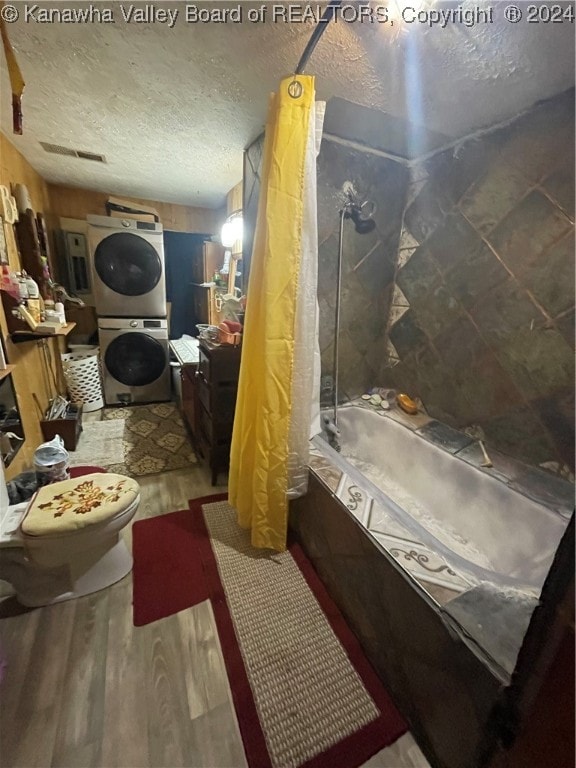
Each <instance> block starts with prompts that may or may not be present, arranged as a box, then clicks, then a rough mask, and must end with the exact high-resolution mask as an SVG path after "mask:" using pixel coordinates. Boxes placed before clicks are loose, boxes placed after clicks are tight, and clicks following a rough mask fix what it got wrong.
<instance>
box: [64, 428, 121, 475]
mask: <svg viewBox="0 0 576 768" xmlns="http://www.w3.org/2000/svg"><path fill="white" fill-rule="evenodd" d="M123 436H124V424H123V423H122V422H121V421H91V422H88V423H87V424H84V425H83V427H82V432H81V433H80V438H79V440H78V445H77V446H76V450H75V451H70V466H71V467H80V466H83V465H88V466H93V467H94V466H95V467H108V466H110V464H122V463H123V462H124V439H123Z"/></svg>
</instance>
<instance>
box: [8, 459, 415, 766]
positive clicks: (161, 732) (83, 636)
mask: <svg viewBox="0 0 576 768" xmlns="http://www.w3.org/2000/svg"><path fill="white" fill-rule="evenodd" d="M225 479H226V478H225V477H224V476H223V475H221V476H220V480H221V481H222V482H224V481H225ZM139 482H140V485H141V491H142V501H141V504H140V508H139V510H138V513H137V515H136V518H135V519H141V518H145V517H152V516H155V515H161V514H164V513H165V512H172V511H175V510H178V509H185V508H187V506H188V499H190V498H195V497H199V496H205V495H208V494H212V493H220V492H223V491H225V490H226V485H219V486H216V487H213V486H211V485H210V480H209V470H208V469H206V468H204V467H202V466H200V465H198V466H196V467H193V468H191V469H182V470H175V471H173V472H168V473H165V474H163V475H161V474H159V475H150V476H147V477H143V478H139ZM125 535H126V540H127V542H128V543H129V544H130V545H131V534H130V526H128V528H127V529H125ZM131 601H132V576H131V574H130V575H128V576H127V577H125V578H124V579H123V580H122V581H120V582H118V583H117V584H115V585H113V586H112V587H110V588H109V589H105V590H103V591H101V592H98V593H95V594H93V595H89V596H87V597H83V598H80V599H78V600H72V601H68V602H64V603H60V604H57V605H53V606H48V607H45V608H36V609H32V610H28V609H23V608H21V607H19V606H18V604H17V603H16V602H15V600H14V598H12V597H8V598H6V599H4V601H3V602H1V603H0V665H1V666H2V670H1V671H2V673H3V680H2V682H1V683H0V702H1V704H0V764H1V765H2V766H3V768H36V767H38V768H49V767H54V768H68V767H69V768H83V767H84V766H95V767H97V768H175V767H176V766H188V767H190V768H192V767H194V768H215V767H216V766H229V767H230V768H243V766H246V760H245V757H244V751H243V747H242V740H241V738H240V734H239V730H238V724H237V721H236V716H235V712H234V708H233V705H232V700H231V694H230V688H229V685H228V680H227V677H226V672H225V668H224V662H223V659H222V652H221V649H220V643H219V640H218V636H217V632H216V627H215V623H214V618H213V614H212V608H211V604H210V602H209V601H206V602H204V603H201V604H200V605H197V606H195V607H193V608H190V609H188V610H186V611H182V612H181V613H179V614H176V615H174V616H171V617H169V618H166V619H162V620H160V621H157V622H154V623H153V624H149V625H147V626H144V627H134V626H133V624H132V604H131ZM406 740H407V741H406ZM405 741H406V745H407V748H408V750H407V749H405V748H404V747H402V748H400V747H401V745H400V742H402V743H404V742H405ZM400 742H398V743H397V745H394V747H393V748H392V751H391V750H390V749H389V750H383V751H382V752H381V753H380V754H379V755H376V756H375V757H374V758H372V760H370V762H369V765H370V766H373V767H374V768H401V767H402V766H413V765H415V766H416V765H417V766H420V765H427V764H426V762H425V761H423V762H420V756H421V753H420V752H419V750H418V749H417V747H416V745H415V743H414V742H413V740H412V738H411V737H410V736H409V735H407V736H405V737H403V739H402V740H400ZM414 750H417V753H416V752H415V751H414ZM408 753H410V754H411V755H416V762H412V760H413V759H414V758H409V755H408ZM422 760H423V758H422Z"/></svg>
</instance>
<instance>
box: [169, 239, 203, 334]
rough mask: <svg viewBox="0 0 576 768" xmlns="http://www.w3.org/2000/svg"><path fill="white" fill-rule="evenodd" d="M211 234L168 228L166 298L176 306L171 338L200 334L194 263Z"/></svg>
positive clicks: (173, 314)
mask: <svg viewBox="0 0 576 768" xmlns="http://www.w3.org/2000/svg"><path fill="white" fill-rule="evenodd" d="M209 237H210V235H209V234H207V233H204V234H203V233H199V234H196V233H194V234H193V233H191V232H170V231H167V230H165V231H164V258H165V261H166V298H167V300H168V301H169V302H170V303H171V305H172V309H171V312H170V338H171V339H179V338H180V337H181V336H182V334H183V333H187V334H188V335H190V336H197V335H198V331H197V330H196V326H195V321H194V315H193V309H192V282H193V278H192V274H193V270H192V264H193V261H194V259H195V258H198V254H200V255H201V254H202V243H203V242H204V240H206V239H207V238H209ZM196 322H200V321H199V320H198V321H196Z"/></svg>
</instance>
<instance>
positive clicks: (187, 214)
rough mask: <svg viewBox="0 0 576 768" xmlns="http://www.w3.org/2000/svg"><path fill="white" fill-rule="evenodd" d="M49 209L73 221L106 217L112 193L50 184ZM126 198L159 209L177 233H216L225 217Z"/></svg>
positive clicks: (210, 211)
mask: <svg viewBox="0 0 576 768" xmlns="http://www.w3.org/2000/svg"><path fill="white" fill-rule="evenodd" d="M48 191H49V195H50V208H51V211H52V214H53V215H54V216H64V217H67V218H70V219H85V218H86V216H87V215H88V214H93V215H96V216H106V207H105V206H106V200H107V199H108V197H109V196H110V194H112V193H109V194H107V193H105V192H94V191H92V190H89V189H76V188H75V187H65V186H62V185H61V184H49V185H48ZM119 197H123V198H124V197H127V199H129V200H133V201H134V202H135V203H141V204H143V205H148V206H152V207H153V208H156V210H157V211H158V214H159V216H160V221H161V222H162V225H163V227H164V229H171V230H174V231H176V232H207V233H209V234H212V233H215V232H217V231H218V230H219V228H220V226H221V223H222V215H221V213H220V212H219V211H217V210H213V209H211V208H193V207H192V206H186V205H176V204H175V203H161V202H157V201H155V200H142V199H139V198H137V197H132V196H124V195H119Z"/></svg>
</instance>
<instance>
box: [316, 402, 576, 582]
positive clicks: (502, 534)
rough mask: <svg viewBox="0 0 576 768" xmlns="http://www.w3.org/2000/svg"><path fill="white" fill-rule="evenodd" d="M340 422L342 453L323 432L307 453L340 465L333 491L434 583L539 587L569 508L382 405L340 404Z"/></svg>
mask: <svg viewBox="0 0 576 768" xmlns="http://www.w3.org/2000/svg"><path fill="white" fill-rule="evenodd" d="M402 416H403V414H402ZM396 418H399V416H396ZM406 419H407V421H408V422H409V420H410V417H406ZM338 427H339V429H340V432H341V437H340V445H341V452H340V453H337V452H336V451H335V450H333V449H332V448H331V447H330V446H329V445H328V443H327V442H326V441H325V440H324V439H323V438H322V437H321V436H317V437H315V438H314V439H313V441H312V442H313V452H314V453H316V455H321V456H323V457H324V458H325V459H327V460H328V461H329V462H330V463H331V464H332V465H333V466H334V467H335V468H337V470H338V471H339V473H341V479H340V482H339V487H338V489H336V488H334V489H333V490H335V491H337V495H338V496H339V498H340V499H341V500H342V501H343V503H345V504H346V503H347V502H348V503H347V506H348V508H349V509H350V510H351V511H352V512H353V513H354V514H355V516H356V518H357V519H358V520H359V522H360V523H361V524H363V525H365V527H366V528H367V530H368V533H370V534H372V535H375V536H376V538H377V539H378V540H379V541H380V543H381V544H382V543H383V544H384V546H387V549H388V550H389V551H391V552H392V554H393V555H395V556H396V557H397V558H398V559H399V560H403V561H409V560H413V561H414V564H415V566H416V567H419V566H421V565H422V564H424V566H425V568H426V570H427V573H426V572H425V571H422V573H424V577H425V578H426V579H429V580H430V581H432V582H434V581H435V582H436V583H438V584H443V583H444V582H443V581H442V578H443V577H444V576H445V575H446V574H447V573H448V574H452V582H453V583H454V584H456V585H457V586H456V587H454V588H458V589H459V591H462V590H463V589H464V588H465V587H466V585H469V586H473V585H476V584H479V583H481V582H490V583H491V584H494V585H497V586H498V587H501V588H507V587H509V588H513V589H516V590H518V589H520V590H521V591H522V592H526V593H527V594H531V595H535V596H538V595H539V593H540V590H541V588H542V585H543V583H544V580H545V578H546V576H547V574H548V571H549V569H550V566H551V564H552V560H553V558H554V554H555V552H556V549H557V547H558V544H559V542H560V539H561V537H562V534H563V533H564V530H565V528H566V526H567V524H568V517H567V516H564V515H563V514H560V513H559V512H558V511H556V510H553V509H550V508H548V507H547V506H544V505H543V504H541V503H539V502H538V501H535V500H533V499H531V498H529V497H528V496H525V495H523V494H522V493H519V492H518V491H516V490H514V489H513V488H511V487H509V485H508V484H507V483H506V482H505V481H503V479H501V477H499V476H497V475H496V473H493V474H491V473H490V472H489V471H485V470H482V469H480V468H479V467H477V466H474V465H473V464H471V463H468V462H467V461H465V460H464V459H463V458H461V457H460V456H458V455H456V454H455V453H454V452H451V451H450V450H446V449H445V448H443V447H441V446H439V445H437V444H435V443H433V442H431V441H430V440H429V439H426V437H424V436H422V435H421V434H418V433H417V432H416V431H415V429H414V426H413V425H412V427H409V426H406V424H405V423H402V422H401V421H397V420H395V419H394V418H391V417H390V416H389V415H388V414H386V413H384V412H382V413H380V412H378V411H376V410H374V409H370V408H367V407H363V406H360V405H347V406H343V407H342V408H340V409H339V412H338ZM465 440H466V438H464V441H465ZM345 485H347V488H345V487H344V486H345ZM352 489H353V490H352ZM359 507H361V509H359ZM415 542H416V543H418V545H419V547H416V549H415V548H414V546H412V545H413V543H415ZM422 548H423V549H422ZM434 558H436V560H437V562H436V564H434V563H435V561H434ZM426 563H428V565H426ZM430 564H433V565H432V566H431V565H430ZM438 579H440V580H438ZM458 583H459V584H458ZM447 586H450V585H449V584H447Z"/></svg>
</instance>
